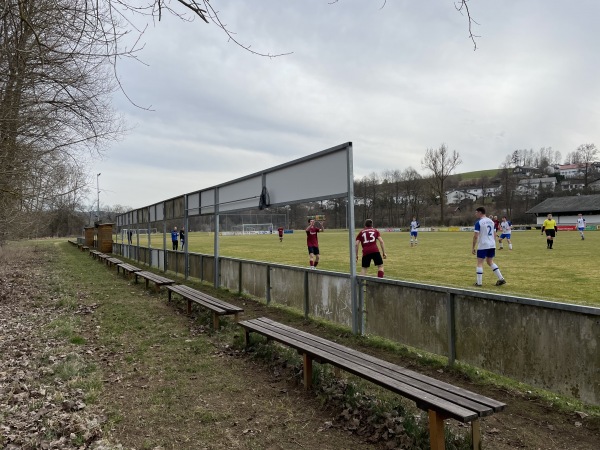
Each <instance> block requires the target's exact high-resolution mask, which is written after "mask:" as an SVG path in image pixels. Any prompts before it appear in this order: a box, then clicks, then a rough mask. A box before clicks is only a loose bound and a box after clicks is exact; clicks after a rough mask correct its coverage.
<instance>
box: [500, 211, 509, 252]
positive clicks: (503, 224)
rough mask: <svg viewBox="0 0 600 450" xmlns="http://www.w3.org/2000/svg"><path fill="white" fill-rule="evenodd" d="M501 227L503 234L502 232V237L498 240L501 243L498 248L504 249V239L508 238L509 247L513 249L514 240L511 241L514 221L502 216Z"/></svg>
mask: <svg viewBox="0 0 600 450" xmlns="http://www.w3.org/2000/svg"><path fill="white" fill-rule="evenodd" d="M500 229H501V230H502V234H500V239H499V240H498V242H499V244H500V247H499V248H498V250H502V249H503V248H504V243H503V242H502V239H506V241H507V242H508V249H509V250H512V242H511V241H510V235H511V232H512V223H511V222H510V220H508V219H507V218H506V216H502V222H500Z"/></svg>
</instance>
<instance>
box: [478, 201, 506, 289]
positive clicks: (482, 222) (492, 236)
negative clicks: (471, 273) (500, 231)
mask: <svg viewBox="0 0 600 450" xmlns="http://www.w3.org/2000/svg"><path fill="white" fill-rule="evenodd" d="M475 216H476V217H477V221H476V222H475V233H473V248H472V253H473V254H474V255H477V270H476V273H477V281H476V282H475V286H481V285H482V283H483V261H484V260H485V261H486V262H487V265H488V266H490V267H491V269H492V270H493V271H494V273H495V274H496V277H498V281H496V286H502V285H503V284H506V280H505V279H504V278H503V277H502V274H501V273H500V269H499V268H498V266H497V265H496V263H494V256H496V233H495V232H494V222H493V221H492V219H490V218H489V217H487V216H486V215H485V208H484V207H483V206H480V207H479V208H477V209H476V210H475Z"/></svg>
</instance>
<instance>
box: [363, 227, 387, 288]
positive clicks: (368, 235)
mask: <svg viewBox="0 0 600 450" xmlns="http://www.w3.org/2000/svg"><path fill="white" fill-rule="evenodd" d="M377 241H379V245H380V246H381V253H380V252H379V247H377ZM359 243H360V245H362V254H363V256H362V264H361V271H360V273H361V275H366V273H367V269H368V268H369V266H370V265H371V260H372V261H373V262H374V263H375V265H376V266H377V278H383V260H384V259H385V258H387V255H386V254H385V248H384V246H383V238H382V237H381V234H379V230H377V229H376V228H373V221H372V220H371V219H367V220H365V227H364V228H363V229H362V230H361V231H360V232H359V233H358V236H356V260H357V261H358V244H359ZM382 255H383V258H382Z"/></svg>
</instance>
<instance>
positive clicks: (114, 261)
mask: <svg viewBox="0 0 600 450" xmlns="http://www.w3.org/2000/svg"><path fill="white" fill-rule="evenodd" d="M117 264H123V261H121V260H120V259H117V258H114V257H112V258H106V265H107V266H109V267H112V266H116V265H117Z"/></svg>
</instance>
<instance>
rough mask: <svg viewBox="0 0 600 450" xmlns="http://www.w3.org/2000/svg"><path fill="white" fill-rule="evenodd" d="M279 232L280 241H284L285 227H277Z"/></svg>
mask: <svg viewBox="0 0 600 450" xmlns="http://www.w3.org/2000/svg"><path fill="white" fill-rule="evenodd" d="M277 233H278V234H279V242H283V227H279V228H277Z"/></svg>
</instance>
